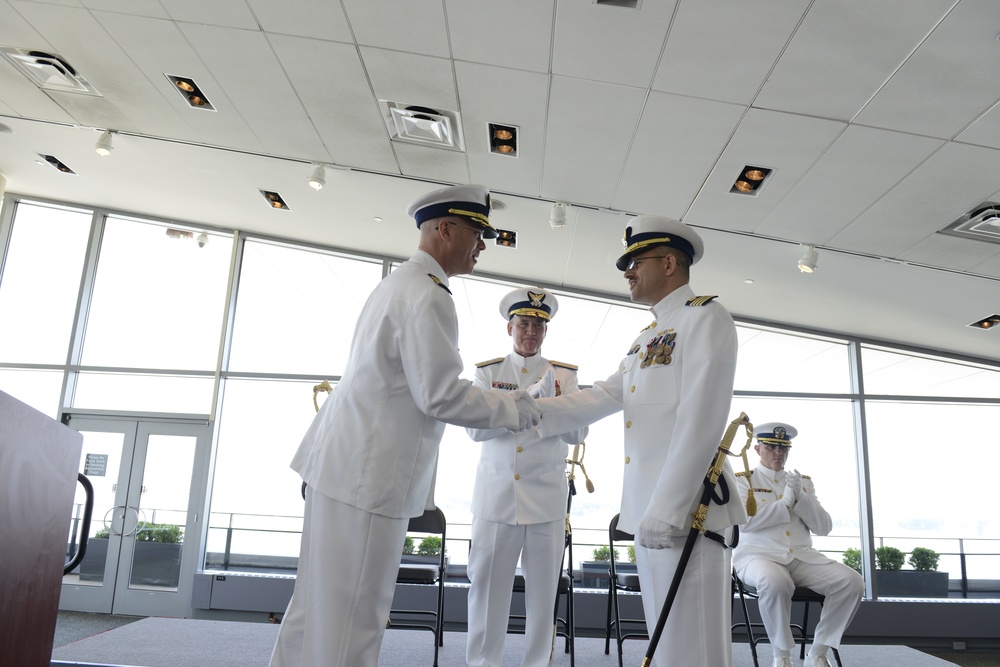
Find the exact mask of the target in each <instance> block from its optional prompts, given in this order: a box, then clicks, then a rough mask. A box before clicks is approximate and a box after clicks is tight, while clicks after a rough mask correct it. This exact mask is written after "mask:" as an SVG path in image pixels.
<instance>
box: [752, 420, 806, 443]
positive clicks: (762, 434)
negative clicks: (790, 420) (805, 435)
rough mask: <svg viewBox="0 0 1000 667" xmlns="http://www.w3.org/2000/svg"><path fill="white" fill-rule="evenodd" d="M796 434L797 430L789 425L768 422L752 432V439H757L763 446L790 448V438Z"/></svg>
mask: <svg viewBox="0 0 1000 667" xmlns="http://www.w3.org/2000/svg"><path fill="white" fill-rule="evenodd" d="M798 434H799V431H798V429H796V428H795V427H794V426H792V425H791V424H783V423H782V422H768V423H766V424H761V425H760V426H757V427H755V428H754V430H753V437H755V438H757V442H759V443H762V444H765V445H778V446H779V447H791V446H792V438H794V437H795V436H797V435H798Z"/></svg>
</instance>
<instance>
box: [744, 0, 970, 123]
mask: <svg viewBox="0 0 1000 667" xmlns="http://www.w3.org/2000/svg"><path fill="white" fill-rule="evenodd" d="M952 5H954V0H918V1H914V2H908V3H907V5H906V11H905V12H901V11H899V7H898V6H896V5H893V4H891V3H882V2H868V1H867V0H838V1H834V2H817V3H815V4H814V5H812V6H811V7H810V9H809V13H808V14H807V15H806V17H805V19H804V20H803V21H802V25H801V26H799V28H798V30H796V31H795V36H794V37H793V38H792V41H791V42H790V43H789V45H788V47H787V48H786V49H785V51H784V53H782V54H781V59H780V60H779V61H778V62H777V64H776V65H775V66H774V70H773V71H772V72H771V73H770V74H769V75H768V77H767V81H766V83H764V86H763V88H761V91H760V94H759V95H757V99H756V100H754V105H755V106H758V107H763V108H768V109H780V110H782V111H793V112H796V113H802V114H807V115H812V116H820V117H823V118H834V119H838V120H851V119H852V118H854V116H855V115H857V113H858V112H859V111H860V110H861V109H862V108H863V107H864V106H865V104H867V102H868V100H870V99H871V98H872V96H873V95H874V94H875V93H876V92H877V91H878V89H879V88H880V87H881V86H882V84H883V83H885V82H886V81H887V80H888V79H889V77H890V76H892V73H893V72H894V71H895V70H896V69H897V68H898V67H899V66H900V64H902V63H903V61H905V60H906V58H907V56H909V55H910V52H911V51H912V50H913V46H914V44H919V43H920V41H921V40H922V39H923V37H924V36H925V35H927V33H928V32H930V30H931V29H932V28H933V27H934V26H935V25H936V24H937V23H938V21H940V19H941V17H942V16H944V15H945V14H946V13H947V11H948V10H949V9H950V8H951V7H952Z"/></svg>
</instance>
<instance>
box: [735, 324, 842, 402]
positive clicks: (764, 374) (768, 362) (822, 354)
mask: <svg viewBox="0 0 1000 667" xmlns="http://www.w3.org/2000/svg"><path fill="white" fill-rule="evenodd" d="M736 332H737V334H738V336H739V341H740V352H739V364H738V365H737V367H736V382H735V388H736V389H737V390H747V391H781V392H809V393H828V394H829V393H838V394H847V393H849V392H850V390H851V373H850V370H851V369H850V365H849V360H848V355H847V342H846V341H843V340H829V339H822V338H817V337H813V336H804V335H794V334H789V333H786V332H779V331H769V330H766V329H758V328H754V327H748V326H738V327H736ZM768 421H770V420H768Z"/></svg>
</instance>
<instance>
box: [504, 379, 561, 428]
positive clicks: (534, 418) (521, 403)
mask: <svg viewBox="0 0 1000 667" xmlns="http://www.w3.org/2000/svg"><path fill="white" fill-rule="evenodd" d="M555 395H556V378H555V375H554V374H553V373H552V369H551V368H550V369H549V370H547V371H546V372H545V375H543V376H542V379H541V380H539V381H538V382H536V383H535V384H533V385H531V386H530V387H528V388H527V389H518V390H516V391H513V392H511V393H510V397H511V398H513V399H514V405H516V406H517V417H518V421H519V424H518V429H517V431H515V432H516V433H520V432H521V431H526V430H528V429H529V428H534V427H536V426H538V422H539V421H541V419H542V410H541V408H539V407H538V403H537V402H535V399H536V398H551V397H553V396H555Z"/></svg>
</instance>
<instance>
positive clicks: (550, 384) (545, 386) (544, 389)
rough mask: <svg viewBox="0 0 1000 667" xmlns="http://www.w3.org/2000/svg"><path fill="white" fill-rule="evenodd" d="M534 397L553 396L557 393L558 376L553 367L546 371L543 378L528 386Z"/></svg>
mask: <svg viewBox="0 0 1000 667" xmlns="http://www.w3.org/2000/svg"><path fill="white" fill-rule="evenodd" d="M528 393H529V394H531V397H532V398H552V397H553V396H555V395H556V376H555V375H554V374H553V373H552V369H551V368H550V369H549V370H547V371H545V375H543V376H542V379H541V380H539V381H538V382H536V383H535V384H533V385H531V386H530V387H528Z"/></svg>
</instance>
